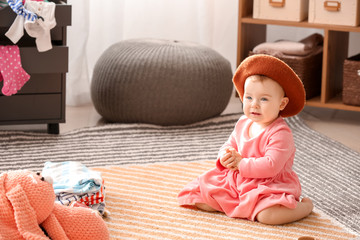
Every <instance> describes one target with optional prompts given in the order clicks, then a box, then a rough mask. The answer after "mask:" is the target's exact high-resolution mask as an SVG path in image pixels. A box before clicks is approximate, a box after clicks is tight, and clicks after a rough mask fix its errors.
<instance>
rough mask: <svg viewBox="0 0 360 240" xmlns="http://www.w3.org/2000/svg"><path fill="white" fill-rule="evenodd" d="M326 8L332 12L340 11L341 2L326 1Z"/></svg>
mask: <svg viewBox="0 0 360 240" xmlns="http://www.w3.org/2000/svg"><path fill="white" fill-rule="evenodd" d="M324 8H325V9H326V10H328V11H330V12H338V11H340V8H341V2H338V1H325V2H324Z"/></svg>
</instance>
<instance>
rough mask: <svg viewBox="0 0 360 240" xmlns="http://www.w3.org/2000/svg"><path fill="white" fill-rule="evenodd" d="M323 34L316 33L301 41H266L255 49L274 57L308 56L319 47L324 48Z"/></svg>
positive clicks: (254, 50)
mask: <svg viewBox="0 0 360 240" xmlns="http://www.w3.org/2000/svg"><path fill="white" fill-rule="evenodd" d="M322 43H323V36H322V35H321V34H318V33H314V34H312V35H310V36H308V37H306V38H304V39H302V40H300V41H299V42H295V41H288V40H278V41H276V42H265V43H261V44H259V45H257V46H256V47H255V48H254V49H253V53H255V54H261V53H262V54H269V55H272V56H274V57H278V58H281V57H284V56H306V55H308V54H310V53H313V52H314V51H316V50H317V49H318V48H322Z"/></svg>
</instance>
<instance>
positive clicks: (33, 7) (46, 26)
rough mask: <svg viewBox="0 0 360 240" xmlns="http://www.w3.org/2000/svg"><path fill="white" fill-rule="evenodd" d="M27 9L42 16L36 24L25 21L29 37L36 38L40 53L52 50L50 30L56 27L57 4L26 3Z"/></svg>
mask: <svg viewBox="0 0 360 240" xmlns="http://www.w3.org/2000/svg"><path fill="white" fill-rule="evenodd" d="M25 7H26V8H27V9H28V10H30V11H32V12H34V13H36V14H37V16H40V17H41V18H40V17H39V19H37V20H36V21H35V22H32V21H28V20H25V25H24V28H25V30H26V32H27V33H28V34H29V36H31V37H33V38H35V39H36V40H35V42H36V46H37V49H38V51H39V52H45V51H48V50H50V49H52V45H51V35H50V30H51V29H52V28H54V27H55V26H56V20H55V7H56V5H55V3H53V2H38V1H29V0H28V1H26V2H25Z"/></svg>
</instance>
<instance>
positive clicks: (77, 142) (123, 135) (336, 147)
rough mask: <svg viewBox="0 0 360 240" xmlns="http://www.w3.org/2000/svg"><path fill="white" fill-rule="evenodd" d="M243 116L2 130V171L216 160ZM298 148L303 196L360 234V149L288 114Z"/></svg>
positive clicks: (295, 165) (0, 165) (297, 170)
mask: <svg viewBox="0 0 360 240" xmlns="http://www.w3.org/2000/svg"><path fill="white" fill-rule="evenodd" d="M238 118H239V115H237V114H233V115H224V116H220V117H217V118H213V119H210V120H207V121H203V122H200V123H197V124H192V125H187V126H176V127H160V126H154V125H147V124H106V125H103V126H97V127H91V128H83V129H79V130H76V131H72V132H69V133H65V134H61V135H58V136H56V135H48V134H46V133H31V132H17V131H2V132H0V171H1V172H2V171H8V170H15V169H19V168H21V169H30V170H34V171H40V170H41V169H42V167H43V164H44V162H46V161H68V160H73V161H81V162H82V163H83V164H85V165H86V166H88V167H105V166H110V165H124V164H144V163H157V162H174V161H177V162H178V161H181V162H184V161H199V160H213V159H215V158H216V156H217V151H218V149H219V147H220V146H221V145H222V144H223V143H224V141H226V140H227V138H228V136H229V134H230V133H231V131H232V129H233V127H234V124H235V122H236V121H237V119H238ZM286 121H287V123H288V124H289V126H290V128H291V129H292V131H293V134H294V138H295V143H296V147H297V153H296V158H295V163H294V169H295V171H296V172H297V174H298V175H299V177H300V180H301V182H302V186H303V195H304V196H309V197H310V198H311V199H313V201H314V202H315V205H316V207H317V208H318V209H320V210H322V211H324V212H325V213H327V214H328V215H330V216H332V217H333V218H335V219H336V220H338V221H339V222H340V223H342V224H344V225H345V226H347V227H348V228H350V229H352V230H354V231H356V232H358V233H360V204H359V203H360V178H359V176H360V164H359V163H360V154H359V153H357V152H355V151H353V150H351V149H349V148H347V147H346V146H344V145H342V144H340V143H338V142H336V141H333V140H331V139H329V138H327V137H325V136H323V135H321V134H319V133H317V132H315V131H313V130H312V129H310V128H309V127H307V126H306V125H305V124H304V122H303V121H302V120H301V119H300V118H299V117H292V118H287V119H286Z"/></svg>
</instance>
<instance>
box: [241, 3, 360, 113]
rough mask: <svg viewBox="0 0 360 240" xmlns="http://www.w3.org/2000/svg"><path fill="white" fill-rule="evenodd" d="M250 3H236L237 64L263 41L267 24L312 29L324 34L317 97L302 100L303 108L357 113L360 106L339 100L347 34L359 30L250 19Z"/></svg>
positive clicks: (304, 22) (251, 6) (346, 27)
mask: <svg viewBox="0 0 360 240" xmlns="http://www.w3.org/2000/svg"><path fill="white" fill-rule="evenodd" d="M252 12H253V1H252V0H239V19H238V46H237V49H238V50H237V64H238V65H239V64H240V62H241V61H242V60H243V59H245V58H246V57H247V56H248V53H249V51H251V50H252V49H253V48H254V47H255V46H256V45H258V44H260V43H263V42H265V41H266V30H267V25H278V26H289V27H301V28H315V29H322V30H323V31H324V43H323V64H322V79H321V94H320V96H318V97H315V98H312V99H309V100H307V101H306V105H307V106H314V107H324V108H332V109H341V110H349V111H360V106H351V105H345V104H343V103H342V100H341V92H342V75H343V62H344V60H345V59H346V58H347V57H348V56H347V54H348V47H349V33H350V32H360V27H350V26H340V25H330V24H329V25H327V24H314V23H309V22H307V20H305V21H302V22H291V21H278V20H267V19H254V18H252Z"/></svg>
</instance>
